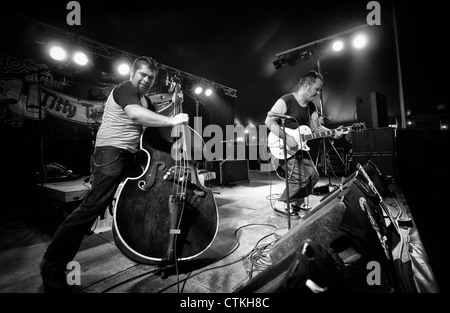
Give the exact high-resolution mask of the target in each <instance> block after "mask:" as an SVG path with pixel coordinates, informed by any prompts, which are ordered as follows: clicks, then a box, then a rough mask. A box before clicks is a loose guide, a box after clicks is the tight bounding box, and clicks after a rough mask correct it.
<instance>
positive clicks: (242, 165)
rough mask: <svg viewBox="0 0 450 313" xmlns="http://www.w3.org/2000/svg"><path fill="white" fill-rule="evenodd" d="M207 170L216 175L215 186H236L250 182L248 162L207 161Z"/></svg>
mask: <svg viewBox="0 0 450 313" xmlns="http://www.w3.org/2000/svg"><path fill="white" fill-rule="evenodd" d="M206 170H208V171H213V172H215V173H216V178H215V179H214V180H213V181H212V183H213V184H215V185H227V184H236V183H241V182H246V181H249V172H248V160H223V161H222V160H216V161H207V162H206Z"/></svg>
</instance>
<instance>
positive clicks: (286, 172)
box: [280, 118, 291, 230]
mask: <svg viewBox="0 0 450 313" xmlns="http://www.w3.org/2000/svg"><path fill="white" fill-rule="evenodd" d="M280 119H281V125H282V128H283V137H284V138H283V146H284V176H285V181H286V194H287V217H288V230H290V229H291V201H290V199H289V198H290V195H289V175H288V168H287V150H286V149H287V145H286V125H285V118H280Z"/></svg>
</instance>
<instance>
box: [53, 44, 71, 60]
mask: <svg viewBox="0 0 450 313" xmlns="http://www.w3.org/2000/svg"><path fill="white" fill-rule="evenodd" d="M49 50H50V56H51V57H52V58H53V59H54V60H57V61H64V60H65V59H67V52H66V50H65V49H64V48H63V47H61V46H58V45H54V46H51V47H50V49H49Z"/></svg>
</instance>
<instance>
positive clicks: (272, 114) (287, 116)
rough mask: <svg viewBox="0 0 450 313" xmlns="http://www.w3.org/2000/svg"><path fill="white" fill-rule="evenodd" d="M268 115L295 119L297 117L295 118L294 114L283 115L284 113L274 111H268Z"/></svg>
mask: <svg viewBox="0 0 450 313" xmlns="http://www.w3.org/2000/svg"><path fill="white" fill-rule="evenodd" d="M267 116H270V117H278V118H284V119H286V120H295V118H293V117H292V116H289V115H283V114H278V113H274V112H272V111H269V112H267Z"/></svg>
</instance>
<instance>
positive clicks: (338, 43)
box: [331, 40, 344, 52]
mask: <svg viewBox="0 0 450 313" xmlns="http://www.w3.org/2000/svg"><path fill="white" fill-rule="evenodd" d="M331 48H332V49H333V51H336V52H339V51H341V50H342V49H344V42H343V41H342V40H336V41H334V42H333V44H332V45H331Z"/></svg>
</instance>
